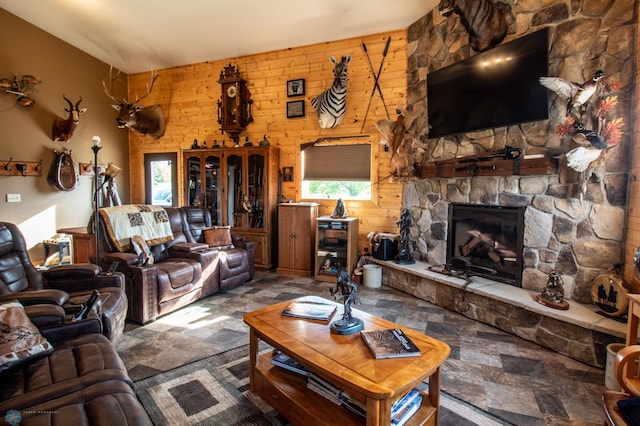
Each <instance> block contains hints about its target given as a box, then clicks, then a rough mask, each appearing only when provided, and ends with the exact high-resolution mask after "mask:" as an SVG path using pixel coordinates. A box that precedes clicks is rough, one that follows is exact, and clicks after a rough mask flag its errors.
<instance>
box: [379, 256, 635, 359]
mask: <svg viewBox="0 0 640 426" xmlns="http://www.w3.org/2000/svg"><path fill="white" fill-rule="evenodd" d="M367 262H370V263H376V264H379V265H381V266H382V267H383V284H385V285H388V286H390V287H393V288H396V289H398V290H401V291H404V292H405V293H409V294H412V295H413V296H415V297H418V298H420V299H424V300H427V301H429V302H432V303H435V304H437V305H439V306H444V307H446V308H450V309H454V310H457V309H455V307H453V306H451V305H452V303H447V302H442V300H438V299H439V297H438V289H437V288H435V289H434V288H426V289H425V288H420V287H433V286H435V287H442V286H440V284H442V285H446V286H448V287H450V288H452V289H456V293H459V294H462V293H463V292H465V291H466V294H467V295H474V296H475V298H474V297H473V296H469V297H467V298H466V299H467V300H468V301H469V302H468V303H471V304H474V303H475V306H474V309H472V310H470V311H469V312H460V313H462V314H463V315H465V316H467V317H470V318H472V319H475V320H478V321H481V322H484V323H488V324H490V325H493V326H496V327H498V328H500V329H502V330H504V331H507V332H511V333H513V334H516V335H518V336H520V337H522V338H524V339H527V340H531V341H534V342H536V343H539V344H541V345H542V346H545V347H548V348H550V349H552V350H556V351H557V352H561V353H564V354H566V355H568V356H571V357H573V358H576V359H578V360H580V361H582V362H585V363H587V364H590V365H595V366H598V367H602V366H603V365H604V362H605V358H606V344H608V343H613V342H624V339H625V337H626V331H627V325H626V323H621V322H618V321H616V320H613V319H611V318H607V317H604V316H602V315H600V314H598V313H597V312H596V311H597V307H596V306H595V305H585V304H581V303H578V302H575V301H570V300H569V309H568V310H559V309H553V308H549V307H546V306H544V305H541V304H540V303H538V302H537V301H536V299H535V297H536V296H537V295H538V293H536V292H534V291H531V290H526V289H523V288H519V287H514V286H510V285H507V284H504V283H499V282H496V281H491V280H488V279H485V278H481V277H472V282H471V283H470V284H469V285H468V286H467V287H466V290H465V280H464V279H462V278H456V277H452V276H449V275H445V274H440V273H437V272H433V271H430V270H429V269H428V267H429V264H427V263H425V262H420V261H417V262H416V263H415V264H412V265H400V264H397V263H395V262H393V261H384V260H379V259H375V258H373V257H370V258H368V259H367ZM385 269H387V270H386V271H385ZM392 271H397V272H400V273H404V274H408V275H410V276H413V277H419V278H423V279H424V280H420V281H421V282H420V283H414V284H411V283H408V281H411V280H407V282H401V280H397V279H394V280H390V279H389V277H390V275H391V272H392ZM384 272H386V273H384ZM390 281H394V282H390ZM482 299H485V300H488V301H489V302H490V301H497V302H501V303H503V304H505V305H508V306H510V307H511V308H512V310H513V311H514V312H510V313H508V314H505V315H504V318H501V319H504V320H506V321H502V322H501V319H500V318H497V317H498V316H499V315H500V314H497V315H493V314H492V315H490V316H488V315H487V314H486V313H482V312H478V311H479V309H478V308H479V307H482V306H481V305H480V304H478V302H477V301H478V300H480V301H481V300H482ZM439 302H440V303H439ZM480 303H481V302H480ZM447 305H449V306H447ZM518 311H519V312H520V314H518ZM519 315H520V316H525V317H530V316H532V315H533V316H534V317H536V318H540V319H541V321H540V322H539V324H536V325H534V326H532V327H529V328H527V327H518V325H515V326H513V325H511V324H510V323H513V322H516V323H517V322H518V321H517V317H518V316H519ZM545 318H548V319H549V320H553V321H552V322H553V323H555V322H557V323H558V326H551V329H552V331H551V333H554V332H555V333H556V334H557V335H556V336H552V337H551V338H549V337H548V335H549V333H550V330H549V324H548V323H547V324H545V321H544V319H545ZM505 324H508V325H505ZM562 324H567V325H569V324H570V325H572V326H574V327H570V326H567V329H566V330H562ZM554 328H555V330H553V329H554ZM569 328H570V329H571V330H569ZM558 329H560V330H558ZM580 330H582V331H580ZM563 331H564V332H563ZM576 333H577V335H576ZM594 333H595V335H594ZM600 334H601V335H600ZM602 335H604V336H602ZM543 336H547V337H543ZM607 336H608V337H607ZM559 340H563V341H564V342H565V343H566V344H568V345H569V346H571V345H574V346H575V347H573V348H566V349H565V348H562V345H563V343H560V342H559Z"/></svg>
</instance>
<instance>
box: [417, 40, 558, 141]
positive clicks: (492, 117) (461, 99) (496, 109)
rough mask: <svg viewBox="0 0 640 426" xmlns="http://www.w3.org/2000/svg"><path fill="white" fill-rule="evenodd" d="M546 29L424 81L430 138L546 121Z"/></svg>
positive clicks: (436, 72) (494, 49)
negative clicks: (544, 78) (544, 81)
mask: <svg viewBox="0 0 640 426" xmlns="http://www.w3.org/2000/svg"><path fill="white" fill-rule="evenodd" d="M547 32H548V31H547V29H544V30H541V31H537V32H535V33H532V34H529V35H526V36H524V37H521V38H519V39H517V40H513V41H511V42H509V43H506V44H503V45H500V46H497V47H495V48H493V49H490V50H488V51H485V52H482V53H479V54H477V55H475V56H473V57H471V58H468V59H465V60H463V61H461V62H458V63H456V64H453V65H450V66H448V67H445V68H442V69H439V70H437V71H433V72H430V73H429V74H428V75H427V105H428V109H429V138H437V137H441V136H448V135H453V134H456V133H463V132H470V131H474V130H482V129H490V128H494V127H501V126H507V125H513V124H518V123H525V122H531V121H538V120H544V119H546V118H548V116H549V111H548V105H547V89H546V88H545V87H544V86H542V85H541V84H540V82H539V80H538V79H539V78H540V77H542V76H546V75H547V72H548V58H547V52H548V47H547V46H548V41H547Z"/></svg>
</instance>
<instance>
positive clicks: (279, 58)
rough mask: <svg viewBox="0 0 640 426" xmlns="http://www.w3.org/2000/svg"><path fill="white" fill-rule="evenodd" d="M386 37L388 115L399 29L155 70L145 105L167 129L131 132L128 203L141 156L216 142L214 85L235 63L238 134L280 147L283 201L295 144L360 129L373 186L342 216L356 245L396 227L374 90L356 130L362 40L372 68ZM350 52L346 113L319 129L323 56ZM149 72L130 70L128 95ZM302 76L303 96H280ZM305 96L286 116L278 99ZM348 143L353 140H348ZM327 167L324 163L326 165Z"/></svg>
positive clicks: (363, 71)
mask: <svg viewBox="0 0 640 426" xmlns="http://www.w3.org/2000/svg"><path fill="white" fill-rule="evenodd" d="M387 37H391V43H390V47H389V50H388V53H387V55H386V57H385V58H384V66H383V68H382V73H381V75H380V87H381V88H382V92H383V95H384V100H385V103H386V105H387V109H388V111H389V114H390V115H391V118H393V119H395V108H396V107H397V106H398V105H399V104H404V103H405V98H406V95H405V94H406V86H407V42H406V31H404V30H403V31H395V32H391V33H388V34H377V35H371V36H367V37H362V38H354V39H348V40H342V41H337V42H328V43H322V44H316V45H312V46H306V47H300V48H295V49H286V50H279V51H274V52H268V53H263V54H258V55H251V56H245V57H239V58H231V59H225V60H220V61H211V62H205V63H199V64H193V65H188V66H182V67H177V68H170V69H165V70H160V71H159V74H160V77H159V78H158V80H157V81H156V85H155V87H154V90H153V93H152V94H151V96H149V98H147V99H146V100H145V102H144V104H145V105H151V104H153V103H159V104H160V105H162V107H163V110H164V111H165V114H166V115H167V131H166V134H165V136H164V137H162V138H160V139H159V140H154V139H152V138H151V137H146V136H143V135H140V134H137V133H131V136H130V151H131V157H130V161H131V198H132V201H133V202H143V201H144V195H145V194H144V175H143V169H142V164H143V158H144V154H145V153H154V152H170V151H173V152H180V150H183V149H188V148H190V147H191V144H192V143H193V140H194V139H197V140H198V141H199V142H200V144H202V142H203V141H206V142H207V145H208V146H211V144H212V142H213V140H214V139H217V140H218V142H219V143H221V142H222V140H226V144H227V145H228V146H231V145H232V144H231V141H230V140H229V138H228V135H227V134H225V135H222V134H221V133H220V130H219V125H218V123H217V106H216V103H217V101H218V99H219V98H220V85H219V84H218V83H217V81H218V79H219V76H220V71H221V70H222V68H223V67H224V66H225V65H227V64H229V63H231V64H233V65H235V66H236V67H237V68H238V69H239V71H240V75H241V76H242V78H244V79H245V80H247V82H248V88H249V90H250V91H251V94H252V99H253V101H254V104H253V115H254V122H253V123H251V124H250V125H249V126H248V127H247V130H246V132H243V133H242V134H241V142H242V141H244V137H245V136H249V138H250V140H251V141H253V142H254V143H258V142H259V141H260V140H261V139H262V136H263V135H264V134H268V137H269V140H270V141H271V144H272V145H275V146H278V147H280V167H284V166H293V167H294V170H295V179H294V182H292V183H284V184H283V195H284V197H285V199H289V200H294V201H300V200H301V196H300V179H301V174H300V145H301V144H303V143H307V142H310V141H315V140H316V139H318V138H319V137H328V136H347V135H349V136H352V135H360V134H367V135H370V140H371V142H372V146H373V173H374V176H377V180H378V181H379V183H378V184H377V185H376V187H375V198H374V199H373V201H372V202H353V201H347V202H346V206H347V212H348V214H349V216H357V217H358V218H359V219H360V244H359V246H360V249H361V250H362V249H363V248H364V246H366V245H368V241H367V240H366V235H367V233H368V232H370V231H386V232H397V226H396V225H395V222H396V220H397V218H398V216H399V214H400V205H401V197H402V183H401V182H394V180H393V179H390V178H389V174H390V168H389V156H388V155H387V154H386V153H385V152H384V151H383V150H382V149H381V148H379V147H380V145H379V144H378V142H379V139H380V134H379V132H378V131H377V130H376V129H375V127H374V123H375V122H376V121H377V120H380V119H386V114H385V109H384V105H383V102H382V100H381V99H380V96H379V95H378V94H377V93H376V94H375V95H374V97H373V100H372V102H371V108H370V110H369V114H368V116H367V120H366V122H365V126H364V129H363V131H362V132H361V128H362V124H363V120H364V117H365V113H366V110H367V105H368V103H369V100H370V98H371V90H372V89H373V85H374V80H373V77H372V73H371V71H370V68H369V63H368V61H367V57H366V56H365V53H364V50H363V47H362V43H363V42H364V43H365V44H366V47H367V51H368V53H369V56H370V59H371V62H372V64H373V68H374V69H375V71H376V72H377V71H378V68H379V66H380V63H381V61H382V60H383V54H382V53H383V51H384V47H385V43H386V40H387ZM348 54H352V60H351V63H350V65H349V85H348V92H347V113H346V115H345V118H344V121H343V122H342V124H341V125H340V126H338V127H337V128H335V129H320V126H319V125H318V121H317V117H316V113H315V111H314V110H313V107H312V106H311V102H310V100H311V99H312V98H313V97H314V96H316V95H318V94H319V93H321V92H322V91H323V90H325V89H326V88H328V87H329V86H330V85H331V84H332V81H333V65H332V64H331V62H329V56H334V57H336V58H337V59H339V58H340V56H343V55H348ZM149 76H150V74H149V73H141V74H135V75H131V76H130V78H129V96H130V97H131V98H134V97H135V94H136V93H138V94H142V93H144V92H145V90H146V84H147V83H148V81H149ZM299 78H304V79H305V80H306V94H305V96H304V97H292V98H287V94H286V83H287V80H291V79H299ZM299 99H304V100H305V109H306V115H305V117H304V118H296V119H287V118H286V103H287V101H292V100H299ZM354 141H361V139H355V140H354ZM328 167H330V165H328ZM182 173H183V171H182V163H180V170H179V176H180V178H179V185H180V197H179V198H180V199H181V200H183V193H184V191H183V186H184V180H183V176H182ZM319 202H320V214H321V215H325V214H331V212H332V211H333V208H334V207H335V201H324V200H319Z"/></svg>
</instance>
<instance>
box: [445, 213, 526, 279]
mask: <svg viewBox="0 0 640 426" xmlns="http://www.w3.org/2000/svg"><path fill="white" fill-rule="evenodd" d="M448 229H449V234H448V238H447V264H451V261H452V259H463V260H464V261H465V262H466V263H468V264H471V265H475V266H479V267H482V268H478V269H479V270H482V269H483V268H486V269H487V270H488V271H487V273H486V274H485V273H482V272H481V273H477V274H475V275H481V276H486V277H487V278H490V279H493V280H496V281H501V282H504V283H507V284H511V285H515V286H517V287H522V249H523V233H524V207H502V206H483V205H473V204H457V203H451V204H450V205H449V227H448Z"/></svg>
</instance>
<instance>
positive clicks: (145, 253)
mask: <svg viewBox="0 0 640 426" xmlns="http://www.w3.org/2000/svg"><path fill="white" fill-rule="evenodd" d="M131 247H133V251H135V253H136V254H137V255H138V257H140V255H142V264H143V265H153V254H151V249H150V248H149V246H148V245H147V242H146V241H145V240H144V238H142V237H141V236H140V235H134V236H133V237H131Z"/></svg>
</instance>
